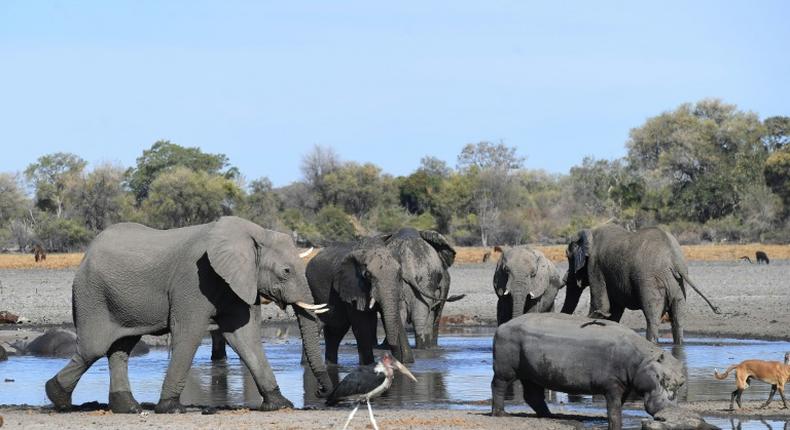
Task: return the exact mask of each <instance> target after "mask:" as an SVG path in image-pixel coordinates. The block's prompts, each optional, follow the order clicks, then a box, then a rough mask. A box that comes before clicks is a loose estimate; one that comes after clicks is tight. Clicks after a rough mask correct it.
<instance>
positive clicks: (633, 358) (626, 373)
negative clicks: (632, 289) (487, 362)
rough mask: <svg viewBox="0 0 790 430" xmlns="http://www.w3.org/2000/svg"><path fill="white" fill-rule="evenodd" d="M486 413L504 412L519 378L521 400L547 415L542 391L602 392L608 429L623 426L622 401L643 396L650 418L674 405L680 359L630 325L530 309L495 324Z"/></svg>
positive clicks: (680, 382) (679, 382)
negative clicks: (510, 390) (488, 410)
mask: <svg viewBox="0 0 790 430" xmlns="http://www.w3.org/2000/svg"><path fill="white" fill-rule="evenodd" d="M493 367H494V377H493V379H492V381H491V392H492V397H491V414H492V415H493V416H502V415H505V409H504V407H505V405H504V401H505V392H506V390H507V387H508V386H509V385H510V384H511V383H512V382H513V381H515V380H517V379H518V380H520V381H521V385H522V387H523V390H524V401H525V402H526V403H527V404H528V405H529V406H530V407H531V408H532V409H533V410H534V411H535V413H536V414H537V415H538V416H539V417H546V416H549V415H551V412H550V411H549V408H548V406H547V405H546V400H545V392H544V390H546V389H549V390H554V391H561V392H564V393H569V394H602V395H604V396H605V397H606V410H607V415H608V418H609V429H610V430H619V429H620V428H621V426H622V403H623V401H625V399H626V398H627V397H628V396H629V395H636V396H639V397H641V398H643V399H644V405H645V410H646V411H647V412H648V413H649V414H650V415H653V416H655V415H656V414H657V413H659V412H661V411H662V410H664V409H665V408H668V407H674V406H675V403H674V398H675V394H676V392H677V390H678V389H679V388H680V387H681V386H682V385H683V384H684V383H685V382H686V381H685V380H686V377H685V375H684V373H683V365H682V364H681V363H680V361H678V360H677V359H675V358H674V357H673V356H672V355H671V354H669V353H667V352H664V351H663V350H662V349H661V348H659V347H658V346H656V345H655V344H653V343H651V342H648V341H647V340H645V339H643V338H642V337H641V336H639V335H638V334H636V332H634V331H633V330H631V329H629V328H628V327H626V326H624V325H621V324H619V323H616V322H613V321H600V320H594V319H589V318H584V317H580V316H574V315H565V314H561V313H532V314H526V315H522V316H521V317H519V318H514V319H512V320H510V321H508V322H506V323H505V324H502V325H501V326H499V327H498V328H497V330H496V334H495V335H494V364H493Z"/></svg>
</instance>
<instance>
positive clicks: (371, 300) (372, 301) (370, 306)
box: [368, 297, 376, 309]
mask: <svg viewBox="0 0 790 430" xmlns="http://www.w3.org/2000/svg"><path fill="white" fill-rule="evenodd" d="M373 306H376V299H374V298H373V297H371V298H370V305H369V306H368V308H369V309H373Z"/></svg>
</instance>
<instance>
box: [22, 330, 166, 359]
mask: <svg viewBox="0 0 790 430" xmlns="http://www.w3.org/2000/svg"><path fill="white" fill-rule="evenodd" d="M14 348H16V349H17V350H18V351H19V352H20V353H22V354H29V355H34V356H37V357H62V358H69V357H71V356H72V355H74V354H76V353H77V335H76V334H74V332H71V331H69V330H63V329H50V330H47V331H46V332H44V333H43V334H42V335H40V336H38V337H36V338H35V339H33V340H31V341H30V342H28V343H27V344H21V343H19V344H16V345H14ZM150 350H151V348H150V347H149V346H148V345H147V344H146V343H145V342H143V341H140V342H137V344H136V345H135V346H134V348H133V349H132V350H131V352H130V353H129V355H130V356H132V357H135V356H139V355H145V354H148V352H150Z"/></svg>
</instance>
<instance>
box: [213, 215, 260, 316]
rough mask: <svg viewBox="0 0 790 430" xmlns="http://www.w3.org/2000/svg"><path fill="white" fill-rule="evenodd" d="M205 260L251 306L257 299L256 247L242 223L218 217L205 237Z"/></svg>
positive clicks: (246, 226)
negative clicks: (206, 240)
mask: <svg viewBox="0 0 790 430" xmlns="http://www.w3.org/2000/svg"><path fill="white" fill-rule="evenodd" d="M206 253H207V254H208V260H209V262H210V263H211V267H212V268H213V269H214V271H215V272H217V274H218V275H219V276H221V277H222V279H224V280H225V282H227V283H228V285H229V286H230V289H231V290H233V292H234V293H235V294H236V295H237V296H239V298H240V299H242V300H244V302H245V303H247V304H249V305H252V304H255V301H256V299H257V298H258V264H257V261H256V260H257V244H256V242H255V239H254V238H253V237H252V235H251V234H250V231H249V226H248V225H246V224H245V222H244V220H242V219H240V218H236V217H222V218H220V219H219V221H217V222H216V224H215V225H214V227H213V228H212V229H211V231H209V234H208V249H207V250H206Z"/></svg>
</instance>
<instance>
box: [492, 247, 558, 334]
mask: <svg viewBox="0 0 790 430" xmlns="http://www.w3.org/2000/svg"><path fill="white" fill-rule="evenodd" d="M495 250H496V251H499V252H501V253H502V255H501V256H500V257H499V261H498V262H497V265H496V270H495V271H494V292H495V293H496V295H497V297H499V300H498V301H497V315H496V320H497V325H501V324H504V323H506V322H508V321H510V320H511V319H513V318H516V317H519V316H521V315H523V314H525V313H532V312H551V311H553V310H554V298H556V297H557V291H559V290H560V288H562V287H563V286H564V285H565V284H564V283H563V282H562V278H561V277H560V274H559V272H558V271H557V268H556V267H554V263H552V262H551V261H549V259H548V258H546V256H545V255H543V253H542V252H540V251H538V250H536V249H532V248H530V247H529V246H516V247H513V248H504V249H502V248H499V247H496V248H495Z"/></svg>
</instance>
